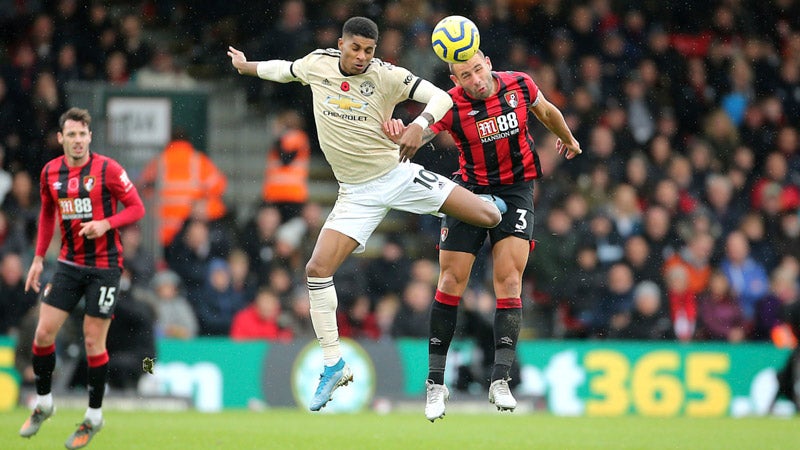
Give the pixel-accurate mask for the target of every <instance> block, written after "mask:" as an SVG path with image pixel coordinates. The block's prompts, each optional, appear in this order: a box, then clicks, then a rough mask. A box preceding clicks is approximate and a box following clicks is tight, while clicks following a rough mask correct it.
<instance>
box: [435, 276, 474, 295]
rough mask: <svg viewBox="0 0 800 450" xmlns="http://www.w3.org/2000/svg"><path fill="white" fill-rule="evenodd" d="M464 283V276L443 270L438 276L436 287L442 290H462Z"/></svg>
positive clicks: (465, 280)
mask: <svg viewBox="0 0 800 450" xmlns="http://www.w3.org/2000/svg"><path fill="white" fill-rule="evenodd" d="M466 283H467V278H466V277H460V276H458V274H456V273H454V272H449V271H444V272H442V274H441V275H440V276H439V285H438V287H437V288H438V289H439V290H440V291H442V292H462V291H463V289H464V286H465V285H466Z"/></svg>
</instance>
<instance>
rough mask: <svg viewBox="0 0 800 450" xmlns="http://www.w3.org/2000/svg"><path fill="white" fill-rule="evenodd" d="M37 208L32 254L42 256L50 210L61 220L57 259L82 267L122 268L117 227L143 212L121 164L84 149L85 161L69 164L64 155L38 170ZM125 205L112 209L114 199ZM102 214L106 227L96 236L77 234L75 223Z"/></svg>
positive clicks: (50, 225)
mask: <svg viewBox="0 0 800 450" xmlns="http://www.w3.org/2000/svg"><path fill="white" fill-rule="evenodd" d="M40 192H41V197H42V209H41V215H40V216H39V234H38V239H37V245H36V255H38V256H44V254H45V252H46V251H47V247H48V246H49V245H50V240H51V239H52V238H53V231H54V226H55V218H56V213H57V214H58V217H59V219H60V224H61V252H60V253H59V256H58V259H59V261H64V262H67V263H71V264H76V265H79V266H86V267H97V268H112V267H122V243H121V242H120V237H119V231H118V228H119V227H121V226H124V225H128V224H130V223H133V222H136V221H137V220H139V219H141V218H142V216H144V205H143V204H142V200H141V198H140V197H139V194H138V192H137V191H136V187H135V186H134V185H133V183H131V180H130V179H129V178H128V174H127V173H126V172H125V169H123V168H122V166H120V165H119V163H117V162H116V161H114V160H113V159H111V158H109V157H106V156H103V155H98V154H95V153H90V154H89V162H87V163H86V164H84V165H83V166H80V167H69V166H68V165H67V163H66V160H65V158H64V156H61V157H58V158H56V159H54V160H52V161H50V162H49V163H47V164H46V165H45V166H44V168H43V169H42V177H41V186H40ZM118 201H120V202H122V204H123V205H125V210H123V211H121V212H120V213H119V214H117V206H118V205H117V202H118ZM103 219H108V221H109V223H110V224H111V229H110V230H109V231H108V232H106V234H104V235H103V236H100V237H99V238H97V239H87V238H86V237H84V236H79V235H78V232H79V231H80V230H81V223H83V222H90V221H92V220H103Z"/></svg>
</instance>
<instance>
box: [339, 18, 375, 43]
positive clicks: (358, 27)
mask: <svg viewBox="0 0 800 450" xmlns="http://www.w3.org/2000/svg"><path fill="white" fill-rule="evenodd" d="M342 36H361V37H365V38H367V39H372V40H373V41H376V42H377V41H378V25H377V24H376V23H375V22H373V21H372V20H371V19H368V18H366V17H351V18H349V19H347V22H345V23H344V26H343V27H342Z"/></svg>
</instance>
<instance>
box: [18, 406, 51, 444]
mask: <svg viewBox="0 0 800 450" xmlns="http://www.w3.org/2000/svg"><path fill="white" fill-rule="evenodd" d="M55 412H56V407H55V406H51V407H50V410H49V411H47V410H45V409H44V408H42V407H41V406H36V407H35V408H34V409H33V412H32V413H31V416H30V417H28V420H26V421H25V423H23V424H22V428H20V429H19V435H20V436H22V437H26V438H29V437H31V436H33V435H34V434H36V432H37V431H39V428H40V427H41V426H42V424H43V423H44V421H45V420H47V419H48V418H49V417H50V416H52V415H53V413H55Z"/></svg>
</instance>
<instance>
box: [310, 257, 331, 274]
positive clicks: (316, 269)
mask: <svg viewBox="0 0 800 450" xmlns="http://www.w3.org/2000/svg"><path fill="white" fill-rule="evenodd" d="M329 272H330V271H329V270H328V268H327V267H325V265H324V264H320V263H319V261H317V260H316V259H314V258H311V259H310V260H309V261H308V263H307V264H306V277H312V278H326V277H331V276H333V274H332V273H329Z"/></svg>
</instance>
